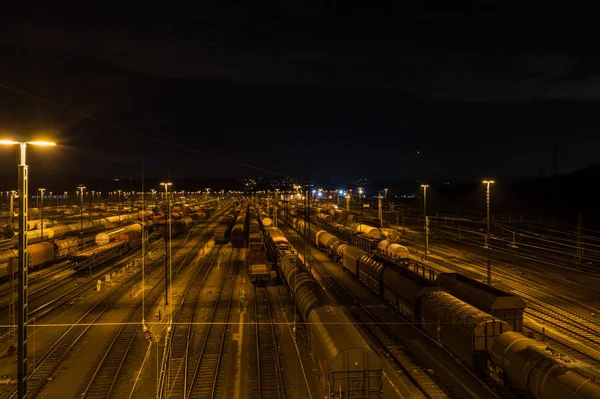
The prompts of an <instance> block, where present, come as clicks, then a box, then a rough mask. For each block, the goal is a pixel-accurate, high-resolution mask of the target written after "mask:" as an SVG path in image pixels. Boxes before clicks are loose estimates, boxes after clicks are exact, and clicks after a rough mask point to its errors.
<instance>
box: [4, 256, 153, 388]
mask: <svg viewBox="0 0 600 399" xmlns="http://www.w3.org/2000/svg"><path fill="white" fill-rule="evenodd" d="M156 266H157V263H155V264H154V265H153V266H152V269H154V268H155V267H156ZM137 275H138V273H136V274H134V275H132V276H130V277H129V278H128V280H127V281H126V282H125V283H124V284H122V285H121V286H119V287H117V288H115V289H114V290H112V291H110V292H109V293H108V294H106V295H104V297H103V298H102V299H101V300H100V301H99V302H97V303H96V304H95V305H94V306H93V307H92V308H91V309H89V310H88V311H87V312H86V313H85V314H84V315H83V316H82V317H80V318H79V319H78V320H77V321H76V322H75V323H74V324H73V325H71V326H70V327H69V328H68V329H67V331H65V332H64V333H63V334H62V335H61V337H60V338H59V339H58V340H57V341H56V342H55V343H54V344H53V345H52V346H51V347H50V348H48V349H47V350H46V351H45V353H44V354H43V355H42V356H41V358H40V360H39V362H38V364H37V365H36V367H35V368H34V369H33V371H32V372H31V373H30V374H29V376H28V379H27V391H28V395H30V396H32V397H35V396H36V395H37V394H38V393H39V392H40V391H41V390H42V388H43V387H44V386H45V384H46V382H47V381H48V380H50V379H51V378H52V375H53V374H54V372H55V371H56V370H57V369H58V368H59V366H60V365H61V364H62V362H63V361H64V360H66V358H67V356H68V355H69V353H70V352H71V351H72V350H73V349H74V348H75V346H76V345H77V344H78V343H79V342H80V340H81V339H82V338H83V337H84V336H85V335H86V333H87V332H88V331H89V329H90V328H91V327H92V325H94V324H95V323H96V322H97V321H98V320H99V319H100V318H101V317H102V316H103V315H104V314H105V313H106V312H107V311H108V310H109V309H110V308H111V307H112V305H113V303H114V302H116V301H117V300H118V298H120V297H121V296H123V295H125V294H126V293H127V292H128V291H129V290H130V288H131V287H132V286H133V284H134V283H135V281H136V280H137V279H136V278H135V277H136V276H137ZM15 396H16V392H15V393H14V394H13V395H12V396H11V397H15Z"/></svg>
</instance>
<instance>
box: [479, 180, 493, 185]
mask: <svg viewBox="0 0 600 399" xmlns="http://www.w3.org/2000/svg"><path fill="white" fill-rule="evenodd" d="M482 183H483V184H494V183H496V181H495V180H484V181H482Z"/></svg>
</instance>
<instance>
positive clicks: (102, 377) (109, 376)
mask: <svg viewBox="0 0 600 399" xmlns="http://www.w3.org/2000/svg"><path fill="white" fill-rule="evenodd" d="M201 243H202V241H201V240H199V241H198V243H197V244H196V245H194V246H193V247H192V248H191V249H189V250H188V251H187V253H186V254H185V256H184V257H183V259H179V260H178V261H177V264H176V266H175V267H176V269H175V271H174V273H173V278H175V277H176V276H177V275H178V274H179V273H180V272H181V271H182V270H183V269H184V268H185V267H186V266H187V265H188V264H189V262H188V259H189V256H190V254H192V253H195V252H197V251H198V249H199V246H200V245H201ZM163 281H164V278H161V279H160V281H158V282H157V283H156V284H155V286H154V287H153V288H152V290H151V291H150V292H149V293H148V294H147V295H146V301H147V302H148V303H152V304H154V303H155V302H157V301H158V300H159V297H160V295H161V294H162V293H163V288H164V286H163V284H162V282H163ZM141 305H142V304H141V302H139V303H138V304H137V306H136V307H135V308H134V309H133V310H132V311H131V312H130V313H129V314H128V316H127V317H126V320H125V322H124V324H123V325H122V326H121V328H120V329H119V331H118V332H117V334H116V335H115V336H114V338H113V339H112V341H111V343H110V345H109V346H108V349H106V350H105V354H104V356H103V357H102V359H101V360H100V362H99V364H98V367H97V368H96V371H95V372H94V374H93V375H92V377H91V378H90V380H89V383H88V385H87V387H86V388H85V390H84V392H83V393H82V394H81V398H90V399H96V398H110V397H112V396H113V393H114V387H115V386H116V383H117V380H118V377H119V375H120V372H121V369H122V367H123V365H124V363H125V361H126V359H127V355H128V353H129V351H130V349H131V347H132V344H133V341H134V339H135V338H136V336H138V335H139V334H140V329H141V327H142V325H141V320H142V318H143V317H145V315H143V314H142V311H143V310H142V306H141ZM149 309H151V308H149Z"/></svg>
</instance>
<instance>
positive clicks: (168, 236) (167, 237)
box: [160, 182, 173, 305]
mask: <svg viewBox="0 0 600 399" xmlns="http://www.w3.org/2000/svg"><path fill="white" fill-rule="evenodd" d="M160 185H161V186H165V230H166V231H167V234H166V235H165V305H168V304H169V264H170V262H169V261H170V260H171V257H170V256H169V255H170V253H169V247H170V245H169V244H170V243H171V206H170V204H169V186H172V185H173V183H171V182H167V183H160Z"/></svg>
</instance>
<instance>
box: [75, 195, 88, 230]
mask: <svg viewBox="0 0 600 399" xmlns="http://www.w3.org/2000/svg"><path fill="white" fill-rule="evenodd" d="M85 189H86V187H85V186H79V187H77V190H79V198H80V200H81V203H80V205H79V215H80V218H79V220H80V231H79V233H80V234H81V232H82V231H83V190H85Z"/></svg>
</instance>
